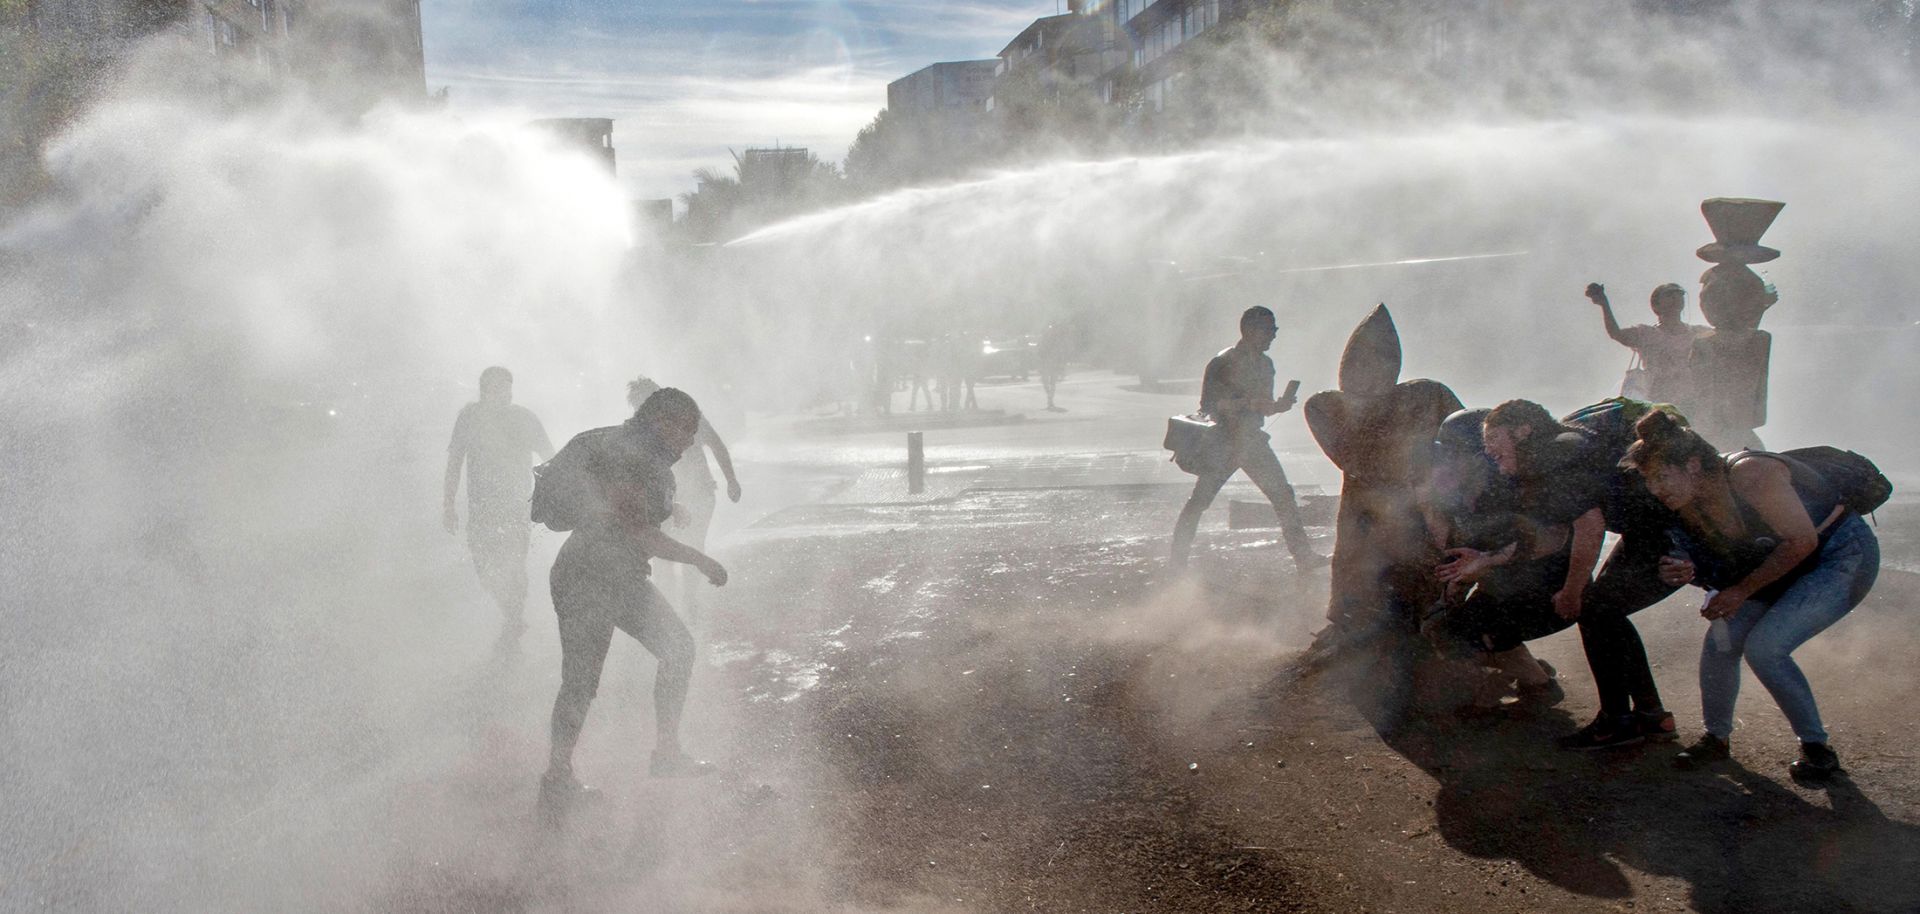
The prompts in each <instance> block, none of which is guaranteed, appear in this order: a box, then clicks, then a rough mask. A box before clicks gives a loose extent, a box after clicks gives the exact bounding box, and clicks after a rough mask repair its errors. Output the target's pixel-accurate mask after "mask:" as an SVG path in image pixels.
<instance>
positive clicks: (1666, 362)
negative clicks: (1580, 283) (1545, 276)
mask: <svg viewBox="0 0 1920 914" xmlns="http://www.w3.org/2000/svg"><path fill="white" fill-rule="evenodd" d="M1587 298H1588V299H1589V300H1591V301H1592V302H1593V303H1594V304H1596V305H1599V306H1600V316H1601V318H1602V319H1603V320H1604V321H1605V322H1606V327H1607V336H1609V337H1612V338H1613V341H1614V342H1616V343H1619V344H1620V345H1622V346H1625V347H1627V348H1629V349H1632V350H1633V351H1634V353H1635V355H1637V356H1638V357H1639V361H1640V364H1641V365H1643V366H1645V368H1644V369H1643V370H1644V372H1645V373H1644V386H1643V387H1641V388H1640V389H1634V388H1635V385H1634V384H1633V381H1634V380H1635V379H1634V377H1633V376H1632V375H1631V374H1630V375H1629V378H1628V383H1627V384H1624V385H1622V386H1621V389H1620V395H1621V396H1623V397H1632V398H1634V399H1636V400H1650V401H1652V402H1654V403H1674V404H1680V405H1681V406H1682V407H1683V408H1684V407H1685V406H1686V405H1688V404H1691V403H1692V402H1693V399H1694V393H1695V391H1694V383H1693V344H1694V342H1695V341H1697V340H1699V339H1700V338H1701V337H1703V336H1706V335H1707V334H1709V333H1711V332H1713V331H1712V330H1710V329H1709V328H1707V327H1698V326H1695V325H1693V324H1689V323H1686V322H1685V321H1683V320H1681V319H1680V315H1681V313H1682V312H1683V311H1685V310H1686V307H1687V290H1686V289H1683V288H1681V287H1680V285H1679V284H1678V283H1667V284H1666V285H1664V286H1661V287H1659V288H1657V289H1655V290H1653V295H1652V296H1651V297H1650V299H1649V301H1648V303H1649V304H1650V305H1651V306H1652V308H1653V314H1654V318H1655V320H1656V323H1653V324H1635V325H1633V326H1631V327H1622V326H1620V322H1619V321H1618V320H1616V319H1615V318H1614V316H1613V305H1612V304H1611V303H1610V302H1608V301H1607V289H1606V287H1605V286H1602V285H1601V284H1599V283H1597V282H1596V283H1589V284H1588V285H1587Z"/></svg>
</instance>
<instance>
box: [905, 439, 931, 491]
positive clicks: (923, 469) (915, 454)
mask: <svg viewBox="0 0 1920 914" xmlns="http://www.w3.org/2000/svg"><path fill="white" fill-rule="evenodd" d="M926 487H927V448H926V442H925V440H924V438H923V436H922V435H921V433H919V432H908V433H907V494H908V495H918V494H920V490H922V489H924V488H926Z"/></svg>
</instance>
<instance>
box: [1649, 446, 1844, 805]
mask: <svg viewBox="0 0 1920 914" xmlns="http://www.w3.org/2000/svg"><path fill="white" fill-rule="evenodd" d="M1635 431H1636V432H1637V433H1638V435H1639V440H1638V441H1635V442H1634V444H1633V446H1632V447H1631V448H1630V449H1628V451H1627V458H1626V463H1627V464H1628V465H1629V466H1631V467H1633V468H1635V469H1637V470H1638V471H1639V472H1640V473H1641V474H1642V475H1643V476H1644V477H1645V478H1646V483H1647V489H1648V490H1649V491H1651V492H1652V493H1653V494H1654V496H1655V497H1656V498H1658V499H1660V501H1661V502H1662V503H1663V504H1665V505H1666V506H1667V507H1669V508H1671V509H1673V510H1674V511H1675V512H1677V513H1678V514H1679V522H1680V526H1681V530H1682V531H1683V533H1684V537H1683V538H1682V540H1683V544H1684V545H1685V547H1686V549H1685V551H1686V553H1687V557H1686V558H1680V557H1678V556H1675V557H1671V558H1667V559H1663V560H1662V561H1661V562H1660V572H1659V573H1660V577H1661V579H1662V580H1663V581H1664V582H1665V583H1667V584H1671V585H1675V586H1678V585H1681V584H1688V583H1691V584H1696V585H1698V586H1700V587H1703V588H1706V589H1707V591H1708V593H1709V594H1710V596H1709V598H1708V600H1707V603H1706V606H1705V607H1703V608H1702V609H1701V611H1700V614H1701V615H1702V616H1704V617H1705V618H1707V619H1708V620H1709V621H1710V622H1712V623H1713V624H1712V626H1711V628H1710V630H1709V632H1708V635H1707V638H1706V643H1705V644H1704V645H1703V646H1702V647H1701V651H1700V704H1701V712H1702V716H1703V717H1704V718H1705V724H1706V734H1705V735H1704V736H1702V737H1701V738H1700V740H1699V741H1698V742H1696V743H1694V744H1693V745H1692V746H1690V747H1688V749H1687V750H1686V751H1684V752H1682V753H1681V754H1680V755H1679V757H1678V758H1677V759H1676V760H1675V761H1676V764H1678V765H1680V766H1681V767H1683V768H1692V767H1697V766H1700V765H1702V764H1706V763H1711V762H1714V761H1718V760H1721V759H1725V758H1727V757H1728V756H1729V754H1730V746H1729V742H1728V741H1729V739H1730V738H1731V737H1732V736H1733V709H1734V702H1735V699H1736V698H1737V697H1738V695H1739V691H1740V659H1741V658H1742V657H1745V658H1746V661H1747V666H1748V667H1750V668H1751V669H1752V670H1753V673H1754V676H1755V678H1757V679H1759V680H1760V684H1761V685H1762V686H1765V687H1766V689H1767V691H1768V692H1769V693H1771V694H1772V695H1773V700H1774V702H1775V703H1776V704H1778V705H1779V706H1780V710H1781V712H1782V713H1784V714H1785V715H1786V717H1787V722H1788V723H1789V724H1791V725H1792V727H1793V732H1794V735H1795V736H1797V737H1799V738H1800V759H1799V760H1798V761H1796V762H1794V763H1793V766H1792V773H1793V774H1794V776H1796V777H1801V778H1808V779H1814V780H1819V779H1824V778H1826V777H1829V776H1831V775H1832V774H1833V773H1834V772H1836V771H1839V770H1840V759H1839V757H1838V756H1837V755H1835V754H1834V751H1833V749H1832V748H1831V747H1829V746H1828V745H1827V731H1826V729H1825V728H1824V727H1823V726H1822V725H1821V722H1820V710H1819V708H1818V707H1817V706H1816V705H1815V703H1814V699H1813V688H1812V686H1811V685H1809V684H1808V682H1807V677H1806V675H1805V674H1804V673H1802V672H1801V671H1800V666H1799V665H1798V664H1796V663H1794V661H1793V652H1794V650H1795V649H1797V648H1798V647H1799V646H1800V645H1802V644H1805V643H1806V642H1807V641H1808V640H1809V639H1811V638H1812V637H1813V636H1815V635H1817V634H1819V633H1821V632H1823V631H1825V630H1826V629H1827V627H1828V626H1831V625H1832V624H1833V623H1835V622H1838V621H1839V620H1840V619H1841V617H1843V616H1845V615H1846V614H1847V613H1848V612H1850V611H1852V610H1853V608H1854V607H1855V606H1858V605H1859V604H1860V601H1861V600H1863V599H1865V598H1866V595H1867V592H1868V591H1869V590H1871V589H1872V588H1873V583H1874V580H1875V578H1877V577H1878V576H1879V573H1880V543H1879V541H1878V540H1877V539H1876V538H1875V537H1874V535H1873V531H1872V530H1871V529H1869V528H1868V527H1867V524H1866V522H1865V521H1863V520H1861V519H1860V516H1859V515H1858V514H1855V513H1853V512H1851V511H1848V510H1847V509H1846V507H1845V506H1844V505H1843V504H1841V501H1840V498H1839V493H1837V492H1836V491H1835V490H1834V488H1833V486H1832V485H1830V484H1829V483H1828V482H1827V481H1826V480H1825V479H1824V478H1822V477H1821V475H1820V474H1819V473H1818V472H1817V471H1815V470H1813V469H1812V468H1810V467H1808V466H1806V465H1805V464H1802V463H1800V462H1799V461H1796V460H1793V459H1792V458H1789V457H1785V456H1782V455H1778V454H1769V453H1765V452H1760V451H1743V452H1740V453H1737V454H1733V455H1729V456H1726V457H1722V456H1721V455H1719V454H1717V453H1715V452H1714V450H1713V447H1712V446H1711V445H1709V444H1708V443H1707V442H1706V441H1705V440H1703V439H1702V438H1701V437H1700V436H1699V435H1697V434H1695V433H1694V432H1693V430H1692V429H1689V428H1687V427H1685V426H1683V425H1680V424H1679V423H1678V422H1677V421H1676V420H1674V419H1673V417H1671V416H1667V415H1664V414H1661V413H1652V414H1649V415H1648V416H1646V417H1645V418H1643V419H1641V420H1640V422H1639V423H1638V424H1637V425H1636V426H1635Z"/></svg>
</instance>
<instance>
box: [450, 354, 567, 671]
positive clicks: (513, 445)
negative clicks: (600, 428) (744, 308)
mask: <svg viewBox="0 0 1920 914" xmlns="http://www.w3.org/2000/svg"><path fill="white" fill-rule="evenodd" d="M536 456H537V457H539V458H540V459H541V460H545V459H547V458H549V457H552V456H553V442H551V441H549V440H547V430H546V429H545V428H544V427H542V426H541V425H540V420H539V418H538V417H536V416H534V414H533V413H532V412H531V411H530V410H528V409H527V408H526V407H524V406H519V405H516V404H515V403H514V402H513V373H512V372H510V371H508V370H506V369H505V368H501V367H499V366H494V367H492V368H488V369H487V370H485V371H483V372H481V373H480V399H479V400H478V401H477V402H474V403H469V404H467V405H466V406H464V407H462V408H461V410H460V415H459V417H458V418H456V419H455V420H454V422H453V439H452V441H450V442H449V443H448V444H447V472H446V485H445V486H444V493H445V494H444V497H443V503H442V505H441V513H442V515H443V517H442V522H443V523H444V525H445V526H446V528H447V532H448V533H455V532H458V531H459V529H460V515H459V513H458V512H457V511H455V510H454V507H453V499H454V496H455V495H457V494H459V491H460V474H461V470H462V468H464V469H465V471H466V477H467V550H468V551H469V552H470V553H471V554H472V555H473V567H474V570H475V571H477V572H479V575H480V585H481V586H482V587H484V588H485V589H486V591H487V594H488V595H489V596H491V597H492V598H493V601H494V602H495V603H496V604H498V605H499V607H500V611H501V613H502V614H503V615H504V616H505V619H506V626H505V628H504V629H503V630H502V633H501V634H502V635H503V636H504V637H508V638H512V637H517V636H518V635H519V634H520V633H521V632H523V631H525V630H526V627H527V622H526V619H525V618H523V616H524V614H525V610H526V607H527V546H528V543H529V539H530V536H529V534H530V532H531V530H532V527H533V525H532V523H531V522H530V521H529V520H528V519H527V496H528V494H529V493H531V492H532V491H533V465H534V463H535V462H536V461H535V460H534V458H535V457H536Z"/></svg>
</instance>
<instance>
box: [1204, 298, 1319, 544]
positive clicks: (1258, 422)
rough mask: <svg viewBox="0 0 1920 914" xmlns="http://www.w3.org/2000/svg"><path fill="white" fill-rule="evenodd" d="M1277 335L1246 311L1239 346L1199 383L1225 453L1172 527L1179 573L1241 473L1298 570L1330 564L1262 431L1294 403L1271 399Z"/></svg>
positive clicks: (1260, 315)
mask: <svg viewBox="0 0 1920 914" xmlns="http://www.w3.org/2000/svg"><path fill="white" fill-rule="evenodd" d="M1279 332H1280V331H1279V324H1278V322H1277V321H1275V319H1274V316H1273V312H1272V311H1270V310H1268V309H1266V308H1263V307H1260V306H1257V305H1256V306H1254V307H1252V308H1248V309H1247V310H1246V312H1245V313H1244V314H1242V315H1240V341H1239V342H1237V343H1235V344H1233V345H1232V346H1229V347H1228V348H1226V349H1223V350H1221V351H1220V354H1219V355H1216V356H1214V357H1213V360H1212V361H1209V362H1208V363H1207V369H1206V373H1205V375H1204V376H1203V378H1202V380H1201V382H1200V411H1201V412H1202V413H1205V414H1207V415H1208V416H1211V417H1212V418H1213V420H1214V421H1215V422H1217V423H1219V425H1220V431H1221V433H1222V437H1223V441H1224V446H1225V447H1226V449H1227V453H1226V454H1225V460H1224V461H1223V462H1221V463H1220V465H1219V466H1217V467H1210V468H1207V469H1206V470H1205V471H1203V472H1202V473H1200V474H1199V478H1198V479H1196V480H1195V481H1194V484H1193V494H1192V495H1190V496H1188V498H1187V503H1186V506H1185V507H1183V508H1181V509H1180V518H1179V519H1178V520H1177V521H1175V522H1174V525H1173V554H1172V564H1173V567H1175V568H1184V567H1186V564H1187V558H1188V554H1189V553H1190V552H1191V551H1192V548H1193V537H1194V534H1195V532H1196V531H1197V530H1198V529H1199V527H1200V515H1201V514H1203V513H1205V512H1206V510H1207V507H1208V506H1209V505H1211V504H1213V499H1214V497H1215V496H1217V495H1219V494H1220V488H1221V487H1222V486H1224V485H1226V484H1227V480H1228V479H1230V478H1232V476H1233V474H1234V472H1235V471H1238V470H1245V471H1246V474H1247V478H1249V479H1251V480H1253V484H1254V485H1256V486H1258V487H1259V488H1260V491H1261V493H1262V494H1264V495H1266V496H1267V501H1269V502H1271V503H1272V504H1273V513H1274V514H1275V515H1277V516H1278V517H1279V519H1280V532H1281V535H1282V536H1283V537H1284V538H1285V539H1286V542H1287V551H1289V552H1291V553H1292V554H1293V563H1294V567H1295V568H1297V569H1299V570H1301V571H1306V570H1310V569H1313V568H1319V567H1321V566H1323V565H1325V564H1327V557H1326V556H1324V555H1321V554H1320V553H1318V552H1315V551H1314V550H1313V541H1312V540H1311V539H1310V538H1309V537H1308V535H1307V528H1306V526H1305V525H1304V524H1303V523H1302V522H1301V520H1300V506H1299V505H1298V504H1296V503H1295V502H1294V496H1293V486H1291V485H1289V484H1288V483H1287V472H1286V470H1284V469H1282V468H1281V466H1280V458H1279V457H1278V456H1276V455H1275V454H1274V453H1273V444H1272V442H1271V440H1270V439H1269V438H1268V436H1267V433H1266V431H1265V430H1264V429H1263V428H1262V426H1264V425H1265V424H1266V421H1267V417H1268V416H1274V415H1278V414H1280V413H1284V412H1286V411H1287V410H1290V409H1292V408H1293V405H1294V400H1293V398H1292V397H1286V398H1284V399H1280V400H1275V399H1274V398H1273V380H1274V370H1273V359H1271V358H1268V357H1267V350H1268V349H1269V348H1272V346H1273V340H1274V337H1276V336H1278V335H1279Z"/></svg>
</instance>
